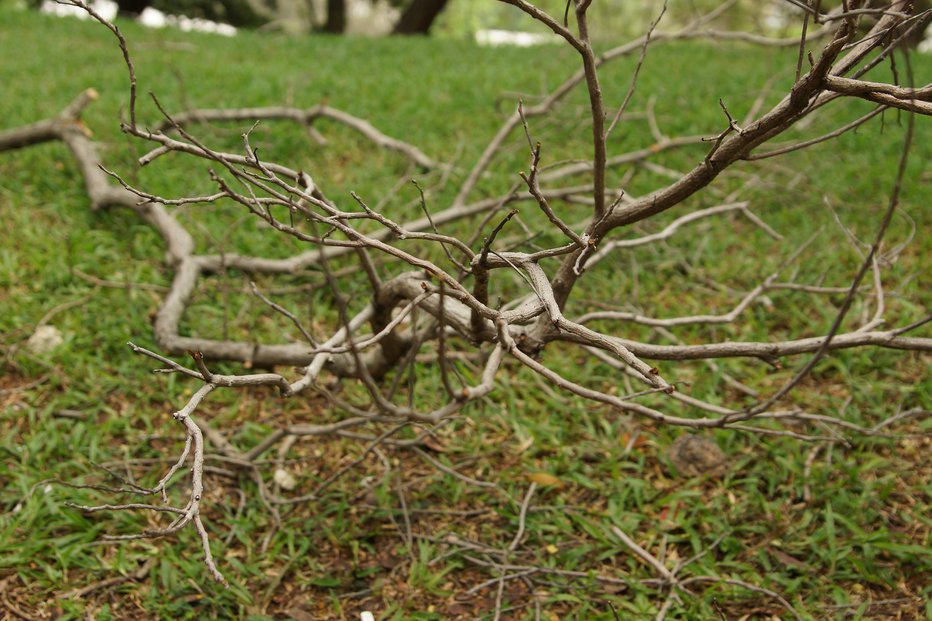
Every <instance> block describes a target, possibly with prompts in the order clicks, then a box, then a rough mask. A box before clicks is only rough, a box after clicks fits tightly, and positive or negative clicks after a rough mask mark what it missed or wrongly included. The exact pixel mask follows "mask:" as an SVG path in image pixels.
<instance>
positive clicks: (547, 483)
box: [527, 472, 563, 487]
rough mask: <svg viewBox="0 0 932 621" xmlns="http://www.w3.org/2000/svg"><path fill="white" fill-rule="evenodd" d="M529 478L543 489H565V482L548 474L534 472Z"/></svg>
mask: <svg viewBox="0 0 932 621" xmlns="http://www.w3.org/2000/svg"><path fill="white" fill-rule="evenodd" d="M527 478H528V480H529V481H531V482H532V483H537V484H538V485H540V486H542V487H563V481H561V480H560V479H558V478H557V477H555V476H553V475H552V474H548V473H546V472H532V473H531V474H529V475H528V477H527Z"/></svg>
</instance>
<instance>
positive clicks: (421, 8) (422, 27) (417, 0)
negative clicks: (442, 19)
mask: <svg viewBox="0 0 932 621" xmlns="http://www.w3.org/2000/svg"><path fill="white" fill-rule="evenodd" d="M447 1H448V0H412V2H411V4H409V5H408V8H406V9H405V10H404V12H403V13H402V14H401V18H400V19H399V20H398V23H397V24H395V28H394V29H393V30H392V34H400V35H426V34H427V33H428V32H429V31H430V27H431V26H432V25H433V24H434V20H435V19H437V16H438V15H440V12H441V11H443V8H444V7H445V6H446V5H447Z"/></svg>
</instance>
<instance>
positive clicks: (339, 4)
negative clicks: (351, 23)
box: [324, 0, 346, 34]
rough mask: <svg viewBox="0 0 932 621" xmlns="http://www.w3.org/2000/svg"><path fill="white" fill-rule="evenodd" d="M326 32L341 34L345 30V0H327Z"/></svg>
mask: <svg viewBox="0 0 932 621" xmlns="http://www.w3.org/2000/svg"><path fill="white" fill-rule="evenodd" d="M324 30H325V31H326V32H332V33H333V34H342V33H343V31H344V30H346V0H327V23H326V24H324Z"/></svg>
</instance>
